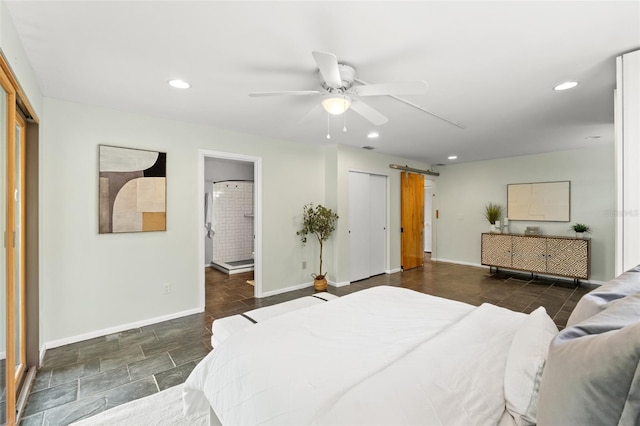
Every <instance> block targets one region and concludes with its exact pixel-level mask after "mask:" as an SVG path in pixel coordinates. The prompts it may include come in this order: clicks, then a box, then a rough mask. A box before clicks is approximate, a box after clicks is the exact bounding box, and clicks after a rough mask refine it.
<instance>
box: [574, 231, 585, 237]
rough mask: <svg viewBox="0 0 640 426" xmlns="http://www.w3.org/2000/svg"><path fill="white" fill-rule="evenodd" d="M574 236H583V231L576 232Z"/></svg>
mask: <svg viewBox="0 0 640 426" xmlns="http://www.w3.org/2000/svg"><path fill="white" fill-rule="evenodd" d="M576 238H584V232H576Z"/></svg>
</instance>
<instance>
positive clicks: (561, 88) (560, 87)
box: [553, 81, 578, 90]
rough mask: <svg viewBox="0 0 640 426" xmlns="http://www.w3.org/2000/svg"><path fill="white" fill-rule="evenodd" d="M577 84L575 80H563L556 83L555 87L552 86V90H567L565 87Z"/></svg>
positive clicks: (568, 87)
mask: <svg viewBox="0 0 640 426" xmlns="http://www.w3.org/2000/svg"><path fill="white" fill-rule="evenodd" d="M577 85H578V82H577V81H565V82H564V83H560V84H558V85H557V86H556V87H554V88H553V90H567V89H573V88H574V87H576V86H577Z"/></svg>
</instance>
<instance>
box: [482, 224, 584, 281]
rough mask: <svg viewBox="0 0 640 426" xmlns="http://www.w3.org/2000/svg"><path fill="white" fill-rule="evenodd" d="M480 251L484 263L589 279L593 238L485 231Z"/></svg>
mask: <svg viewBox="0 0 640 426" xmlns="http://www.w3.org/2000/svg"><path fill="white" fill-rule="evenodd" d="M481 250H482V264H483V265H487V266H494V267H496V268H506V269H515V270H518V271H527V272H531V273H540V274H548V275H556V276H561V277H569V278H573V279H576V280H578V279H589V273H590V266H591V262H590V252H591V239H590V238H573V237H560V236H553V235H549V236H547V235H522V234H493V233H484V234H482V249H481Z"/></svg>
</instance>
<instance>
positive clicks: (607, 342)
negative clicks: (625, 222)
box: [537, 267, 640, 426]
mask: <svg viewBox="0 0 640 426" xmlns="http://www.w3.org/2000/svg"><path fill="white" fill-rule="evenodd" d="M639 363H640V267H636V268H634V269H632V270H630V271H627V272H625V273H624V274H622V275H621V276H619V277H618V278H616V279H614V280H611V281H610V282H608V283H607V284H605V285H603V286H601V287H600V288H598V289H596V290H594V291H592V292H591V293H588V294H586V295H585V296H584V297H583V298H582V299H581V300H580V302H578V304H577V305H576V308H575V309H574V312H573V313H572V315H571V318H570V321H569V322H567V328H565V329H564V330H563V331H562V332H560V334H558V335H557V336H556V337H555V338H554V340H553V341H552V342H551V345H550V347H549V354H548V357H547V361H546V365H545V368H544V372H543V375H542V382H541V384H540V394H539V400H538V413H537V420H538V424H539V425H542V426H546V425H554V426H555V425H639V424H640V367H639Z"/></svg>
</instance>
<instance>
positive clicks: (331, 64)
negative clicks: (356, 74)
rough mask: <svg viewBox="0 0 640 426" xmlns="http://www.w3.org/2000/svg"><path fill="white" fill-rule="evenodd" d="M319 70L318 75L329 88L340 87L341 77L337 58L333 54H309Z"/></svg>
mask: <svg viewBox="0 0 640 426" xmlns="http://www.w3.org/2000/svg"><path fill="white" fill-rule="evenodd" d="M311 54H312V55H313V59H314V60H315V61H316V64H317V65H318V69H320V74H321V75H322V78H323V79H324V81H325V82H326V83H327V84H328V85H329V86H330V87H334V88H337V87H342V77H340V68H339V67H338V57H337V56H336V55H334V54H333V53H326V52H311Z"/></svg>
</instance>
